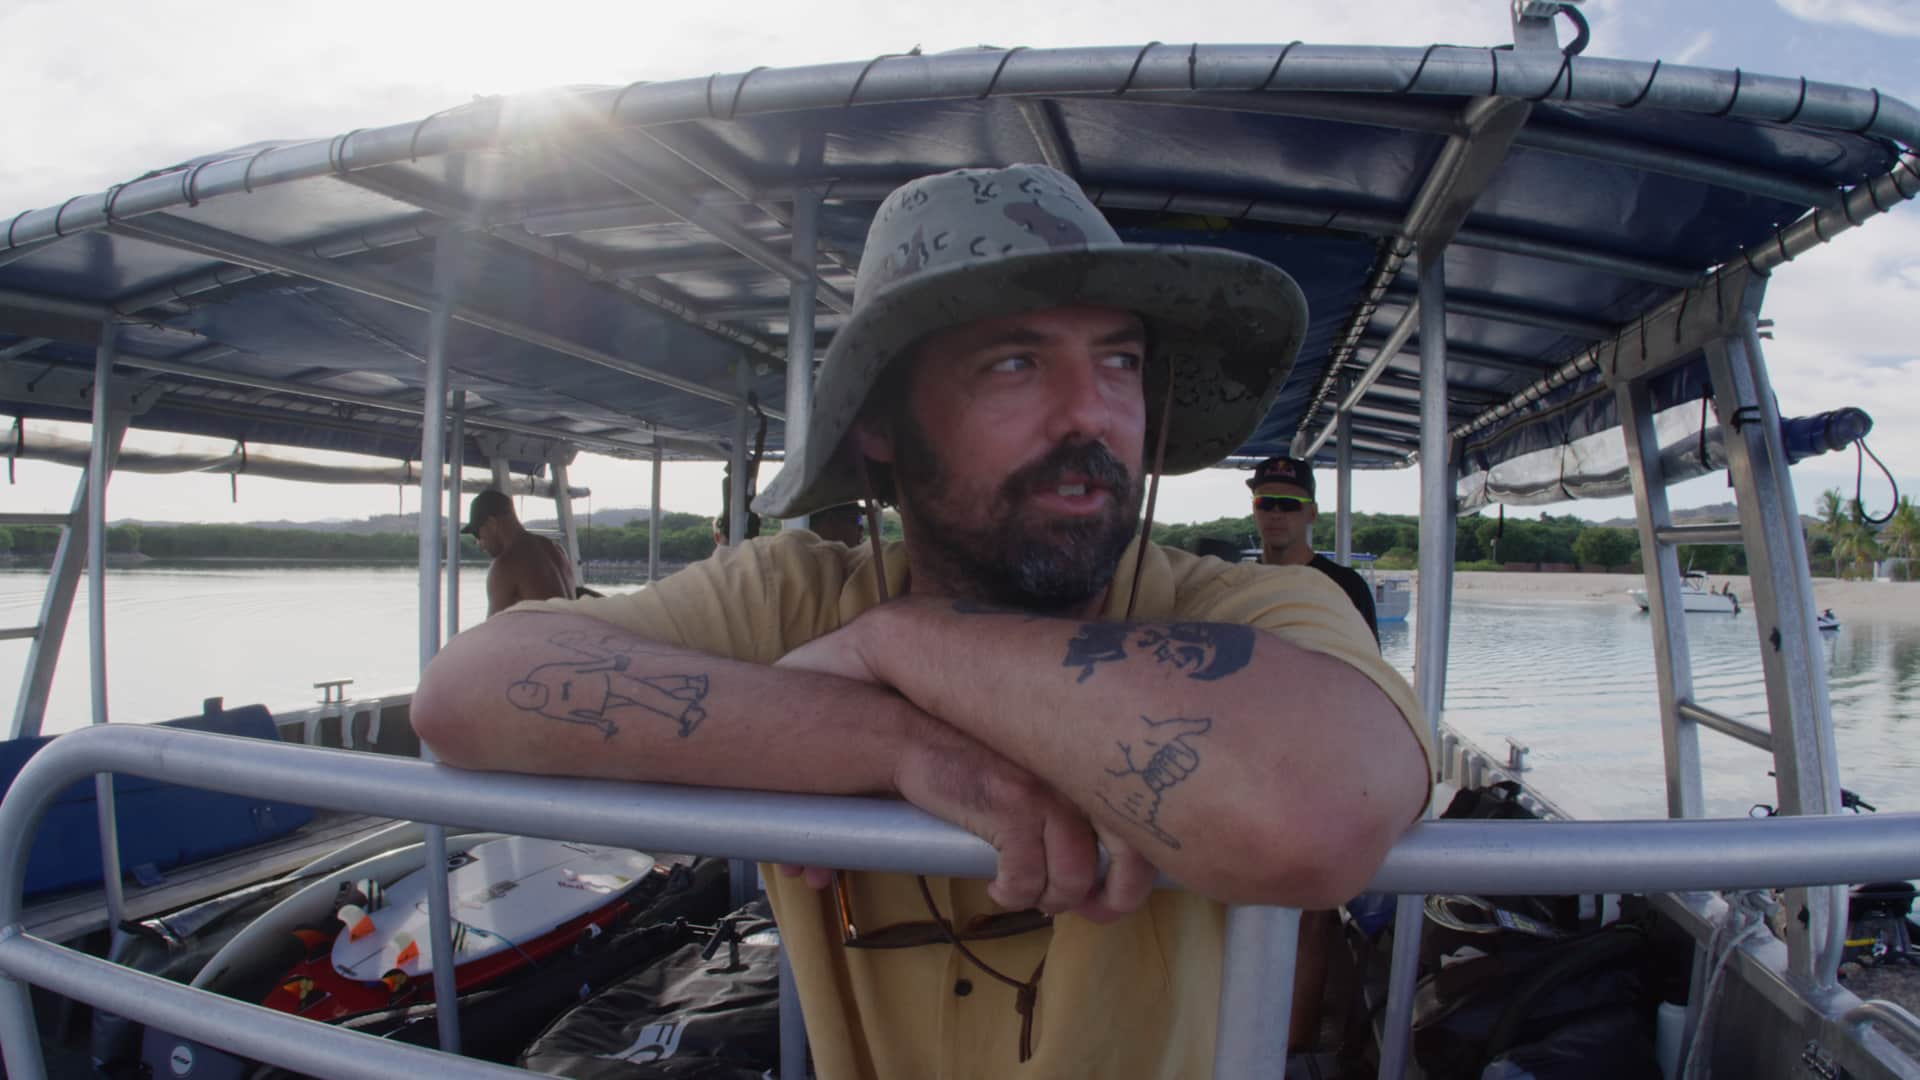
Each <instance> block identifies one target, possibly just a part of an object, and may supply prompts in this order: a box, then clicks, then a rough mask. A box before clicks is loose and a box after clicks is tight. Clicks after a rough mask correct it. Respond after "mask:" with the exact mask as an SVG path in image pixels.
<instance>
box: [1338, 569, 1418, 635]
mask: <svg viewBox="0 0 1920 1080" xmlns="http://www.w3.org/2000/svg"><path fill="white" fill-rule="evenodd" d="M1376 558H1378V556H1375V555H1367V554H1363V553H1361V552H1354V554H1353V563H1354V565H1355V566H1356V567H1358V568H1359V569H1360V572H1361V573H1363V574H1365V575H1366V577H1367V584H1368V585H1370V586H1372V587H1373V621H1374V622H1376V623H1383V622H1406V621H1407V613H1408V612H1409V611H1412V610H1413V590H1412V589H1411V588H1409V587H1408V586H1409V585H1410V584H1411V581H1410V580H1409V579H1408V578H1404V577H1376V576H1374V573H1373V561H1374V560H1375V559H1376Z"/></svg>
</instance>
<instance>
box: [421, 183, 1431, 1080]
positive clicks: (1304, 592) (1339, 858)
mask: <svg viewBox="0 0 1920 1080" xmlns="http://www.w3.org/2000/svg"><path fill="white" fill-rule="evenodd" d="M1306 318H1307V315H1306V307H1305V301H1304V300H1303V298H1302V296H1301V294H1300V291H1299V288H1298V287H1297V286H1296V285H1295V284H1294V283H1293V281H1292V279H1291V278H1289V277H1287V276H1286V275H1285V274H1284V273H1282V272H1280V271H1279V270H1278V269H1276V268H1275V267H1273V266H1271V265H1269V264H1267V263H1265V262H1262V261H1260V260H1258V259H1255V258H1252V257H1250V256H1246V255H1242V254H1238V253H1234V252H1229V251H1225V250H1219V249H1205V248H1182V247H1156V246H1146V245H1130V244H1122V243H1121V242H1120V240H1119V237H1118V235H1117V234H1116V233H1115V232H1114V230H1113V228H1112V226H1111V225H1109V224H1108V223H1107V221H1106V219H1105V218H1104V217H1102V216H1101V214H1100V213H1099V212H1098V211H1097V210H1095V209H1094V208H1093V207H1092V205H1091V204H1090V203H1089V202H1088V201H1087V199H1086V196H1085V195H1084V194H1083V193H1082V192H1081V191H1080V189H1079V188H1078V187H1077V186H1076V185H1075V184H1074V183H1073V181H1072V180H1070V179H1068V178H1067V177H1065V176H1063V175H1061V174H1060V173H1057V172H1055V171H1053V170H1051V169H1047V168H1044V167H1040V166H1030V165H1022V166H1015V167H1012V168H1007V169H1000V170H962V171H959V172H953V173H945V174H940V175H937V176H931V177H925V178H922V179H920V180H916V181H913V182H911V183H908V184H907V185H905V186H904V187H902V188H900V189H899V190H897V191H895V192H894V193H893V194H892V195H890V196H889V197H888V198H887V199H886V201H885V202H884V203H882V204H881V206H880V209H879V212H878V214H877V216H876V218H875V220H874V223H873V226H872V230H871V231H870V233H869V234H868V239H867V244H866V248H865V253H864V256H863V258H862V259H861V262H860V267H859V271H858V277H857V280H856V284H855V289H854V304H853V311H852V314H851V316H850V317H849V319H848V321H847V323H846V325H845V326H844V328H843V329H842V330H841V331H840V332H839V333H838V334H836V335H835V337H834V340H833V344H832V347H831V348H830V349H829V351H828V354H827V357H826V360H825V363H824V365H823V366H822V369H821V373H820V377H819V383H818V386H817V388H816V390H815V396H814V403H813V409H812V413H811V416H810V427H809V431H810V433H811V434H810V437H809V439H808V440H807V444H806V446H805V449H804V451H802V452H800V453H796V454H792V455H790V456H789V457H788V459H787V462H786V464H785V467H784V468H783V469H782V470H781V472H780V474H779V475H778V476H777V477H775V478H774V480H773V482H772V484H771V485H769V487H768V488H767V490H766V491H765V492H764V493H763V494H762V495H761V496H760V498H759V499H758V501H757V503H756V509H758V510H759V511H760V512H762V513H765V514H769V515H773V516H788V515H798V514H804V513H807V512H809V511H812V510H816V509H820V508H822V507H827V506H832V505H835V504H838V503H842V502H847V501H850V500H854V499H861V498H863V497H868V498H869V502H872V501H875V500H877V501H884V502H890V503H892V504H893V505H895V506H896V507H898V508H899V512H900V515H901V519H902V523H903V525H904V527H905V540H904V541H903V542H899V543H891V544H886V545H884V546H862V547H858V548H849V547H845V546H842V545H840V544H834V543H828V542H824V541H822V540H820V539H819V538H818V537H816V536H814V535H813V534H812V533H809V532H806V531H804V530H797V529H795V530H784V531H782V532H780V533H779V534H777V535H775V536H772V537H769V538H766V539H761V540H756V541H754V542H752V543H747V544H742V545H739V546H736V547H732V548H728V549H726V550H725V551H722V552H717V553H716V554H715V556H714V557H713V558H711V559H708V560H705V561H703V562H700V563H696V564H694V565H693V566H692V567H690V568H688V569H687V570H685V571H682V572H681V573H679V574H676V575H675V576H673V577H671V578H669V579H667V580H665V581H663V582H660V583H659V584H658V585H656V586H654V587H653V588H650V589H645V590H641V591H639V592H637V593H633V594H629V595H627V596H622V597H613V598H608V599H605V600H596V601H587V602H582V603H572V604H560V603H554V604H546V605H538V606H534V607H532V608H522V609H521V610H519V611H516V612H514V613H513V615H512V616H510V617H508V618H505V619H500V620H496V621H495V622H492V623H489V624H487V625H486V626H484V627H481V628H478V629H476V630H475V631H473V632H470V633H467V634H462V635H460V637H458V638H456V639H455V640H454V641H453V642H451V643H450V644H449V645H448V647H447V648H446V649H445V650H443V651H442V652H441V653H440V655H439V658H438V659H436V660H435V661H434V662H433V664H432V665H431V666H430V667H429V668H428V670H427V671H426V672H425V674H424V675H423V677H422V682H421V685H420V689H419V692H418V693H417V694H416V696H415V698H414V712H413V716H414V723H415V726H416V727H417V728H418V730H419V731H420V734H421V735H422V737H423V738H425V739H426V740H427V742H428V743H429V744H430V745H432V746H433V748H434V750H435V751H436V752H437V753H438V754H439V755H440V757H441V759H442V760H443V761H445V762H448V763H450V764H453V765H457V766H460V767H466V768H489V769H513V770H519V771H524V772H541V773H565V774H579V775H592V776H602V777H618V778H629V779H639V780H660V781H672V782H675V783H682V784H703V785H714V786H724V787H736V788H757V789H764V790H773V791H799V792H820V793H830V794H848V795H854V794H864V795H873V794H879V795H893V796H897V797H900V798H904V799H906V800H907V801H909V802H911V803H913V804H914V805H915V806H918V807H920V808H921V809H923V810H926V811H927V812H929V813H931V814H934V815H936V816H938V817H941V818H944V819H946V820H947V821H950V822H953V823H954V824H956V825H959V826H961V827H962V828H965V829H967V830H969V831H971V832H973V833H974V834H975V835H977V836H980V837H981V838H983V839H985V840H987V841H988V842H989V843H991V844H992V845H993V847H994V848H995V849H996V850H997V852H998V864H997V869H996V875H995V877H994V878H993V879H992V881H991V882H982V881H977V880H971V879H961V878H952V879H949V878H941V877H916V876H914V875H911V874H880V873H846V874H833V873H831V872H828V871H826V870H824V869H821V868H810V869H808V870H807V871H806V872H805V874H804V876H800V875H799V873H798V871H797V870H796V872H795V873H796V876H791V877H788V876H782V875H778V874H773V873H771V872H769V873H768V874H767V875H766V876H767V880H768V889H769V892H770V894H771V896H772V899H773V903H774V909H775V912H776V915H777V916H778V918H779V921H780V924H781V927H782V930H783V935H782V936H783V943H784V945H785V947H786V949H787V951H788V955H789V957H790V958H791V961H792V964H793V968H794V972H795V977H796V980H797V983H798V985H799V988H800V993H801V999H802V1003H803V1006H804V1010H803V1011H804V1012H805V1016H806V1022H807V1029H808V1034H809V1036H810V1040H811V1044H812V1050H813V1060H814V1064H815V1067H816V1070H817V1072H818V1075H820V1076H822V1077H829V1078H841V1077H858V1078H872V1077H905V1076H942V1077H954V1078H972V1077H982V1078H984V1077H1001V1076H1008V1075H1015V1074H1017V1075H1023V1076H1036V1077H1037V1076H1049V1077H1052V1076H1089V1077H1092V1076H1128V1077H1168V1078H1171V1077H1181V1076H1184V1077H1201V1076H1206V1075H1209V1074H1210V1072H1211V1069H1212V1061H1213V1046H1214V1036H1215V1027H1216V1023H1215V1020H1216V1017H1217V1015H1218V1008H1219V1001H1220V987H1221V972H1222V960H1223V952H1224V940H1225V937H1224V935H1225V910H1226V909H1225V907H1224V905H1225V904H1238V903H1266V904H1286V905H1293V906H1298V907H1308V908H1313V907H1330V906H1332V905H1334V904H1337V903H1339V902H1341V901H1344V900H1345V899H1346V898H1347V897H1349V896H1351V895H1352V894H1353V893H1355V892H1357V891H1359V890H1360V889H1361V888H1362V887H1363V886H1364V885H1365V884H1366V882H1367V881H1368V880H1369V879H1370V878H1371V876H1372V875H1373V873H1374V871H1375V869H1376V867H1377V866H1378V864H1379V862H1380V860H1381V859H1382V858H1383V857H1384V855H1385V853H1386V851H1387V850H1388V848H1389V847H1390V846H1391V844H1392V843H1393V841H1394V839H1395V838H1396V837H1398V836H1399V834H1400V833H1401V831H1402V830H1403V829H1404V828H1405V827H1406V826H1407V825H1408V824H1410V823H1411V822H1412V821H1413V819H1414V818H1415V816H1416V815H1417V814H1418V812H1419V810H1420V808H1421V806H1422V805H1423V804H1424V802H1425V800H1426V798H1427V795H1428V782H1427V765H1426V756H1425V748H1424V736H1423V735H1422V733H1421V729H1420V728H1419V727H1417V726H1416V725H1414V724H1413V723H1412V722H1410V719H1409V718H1410V717H1414V716H1417V715H1418V709H1417V706H1416V704H1415V702H1414V699H1413V697H1412V693H1411V691H1410V688H1409V687H1408V686H1407V684H1406V682H1405V680H1404V679H1402V678H1401V676H1399V675H1398V674H1397V673H1395V672H1394V670H1393V669H1392V668H1391V667H1390V666H1388V665H1387V664H1385V663H1383V662H1382V661H1381V660H1380V657H1379V654H1378V651H1377V650H1376V649H1375V647H1374V643H1373V642H1372V641H1371V640H1369V639H1368V638H1367V636H1366V634H1365V632H1364V631H1363V630H1362V629H1361V627H1360V623H1359V621H1358V620H1356V619H1354V618H1353V617H1352V615H1351V613H1350V612H1348V611H1346V610H1345V608H1346V601H1345V600H1344V599H1343V598H1342V596H1341V594H1340V592H1339V590H1338V589H1336V588H1334V587H1333V586H1332V584H1331V583H1330V582H1328V581H1327V580H1326V579H1325V578H1322V577H1321V576H1320V575H1317V574H1315V575H1301V576H1296V575H1287V574H1276V573H1274V572H1273V571H1272V570H1268V569H1264V568H1261V567H1258V566H1252V565H1228V564H1226V563H1223V562H1221V561H1219V560H1216V559H1202V558H1198V557H1196V556H1193V555H1190V554H1188V553H1186V552H1181V551H1177V550H1170V549H1167V548H1162V547H1160V546H1157V545H1153V544H1143V543H1142V542H1140V540H1139V539H1138V536H1139V533H1140V531H1141V522H1140V509H1141V506H1142V505H1143V499H1144V494H1145V489H1146V487H1147V482H1146V481H1147V477H1148V475H1149V474H1152V473H1158V472H1190V471H1193V470H1195V469H1199V468H1204V467H1206V466H1207V465H1210V464H1213V463H1215V462H1217V461H1218V460H1220V458H1222V457H1223V456H1224V455H1226V454H1227V453H1228V452H1230V451H1231V450H1232V449H1234V448H1235V447H1236V446H1238V445H1240V444H1241V443H1242V442H1243V441H1244V440H1245V439H1246V438H1247V437H1248V436H1249V434H1250V433H1251V432H1252V431H1253V430H1254V427H1255V426H1256V424H1257V423H1258V422H1259V421H1260V419H1261V418H1262V417H1263V416H1264V415H1265V413H1266V411H1267V409H1268V406H1269V405H1270V404H1271V403H1272V401H1273V399H1274V395H1275V394H1276V393H1277V391H1278V389H1279V387H1280V384H1281V382H1282V381H1284V379H1285V376H1286V374H1287V372H1288V370H1289V369H1290V368H1291V365H1292V361H1293V356H1294V354H1295V352H1296V351H1297V350H1298V348H1299V343H1300V338H1301V334H1302V331H1303V330H1304V327H1305V325H1306ZM1170 388H1171V392H1169V390H1170ZM869 493H871V495H870V496H869ZM565 664H574V665H592V666H594V667H595V669H596V670H598V671H606V670H609V669H610V668H612V667H616V666H617V667H618V668H619V671H620V674H621V677H622V679H623V680H624V681H623V682H622V684H621V685H622V686H623V687H625V688H626V689H627V690H629V691H632V692H630V693H629V692H623V693H621V694H618V695H609V696H605V697H598V698H595V699H594V700H593V702H592V703H591V704H590V705H585V706H581V707H578V708H576V709H575V710H574V713H575V714H577V715H565V716H562V717H559V718H556V717H555V716H554V715H553V713H554V710H553V709H551V708H548V709H546V710H544V711H536V710H533V709H529V708H527V707H525V705H524V704H522V703H519V702H518V701H517V700H516V693H515V691H514V690H513V687H514V685H515V684H516V682H517V681H525V679H526V677H527V675H526V673H529V672H535V671H539V672H544V673H547V674H549V675H550V674H551V672H552V671H553V670H556V669H555V668H554V667H553V665H565ZM549 681H551V679H549ZM636 681H638V682H640V683H643V684H644V685H645V688H646V689H645V692H644V693H643V692H642V691H641V689H640V688H639V687H636V686H635V685H634V683H635V682H636ZM519 696H521V697H524V696H525V695H519ZM770 702H777V703H778V707H773V706H771V705H770V704H769V703H770ZM556 719H558V720H559V721H560V722H556ZM1096 844H1098V845H1099V846H1101V847H1104V848H1105V850H1106V852H1107V854H1108V856H1109V863H1108V868H1107V871H1106V873H1105V875H1104V877H1101V876H1100V875H1099V874H1098V873H1097V868H1098V864H1097V861H1096V855H1097V851H1098V849H1097V847H1096ZM1157 873H1165V874H1166V875H1167V876H1168V877H1170V878H1172V879H1173V880H1175V881H1178V882H1180V883H1181V885H1182V886H1184V888H1181V889H1163V890H1159V891H1154V890H1153V885H1154V880H1155V875H1156V874H1157ZM829 886H830V887H829Z"/></svg>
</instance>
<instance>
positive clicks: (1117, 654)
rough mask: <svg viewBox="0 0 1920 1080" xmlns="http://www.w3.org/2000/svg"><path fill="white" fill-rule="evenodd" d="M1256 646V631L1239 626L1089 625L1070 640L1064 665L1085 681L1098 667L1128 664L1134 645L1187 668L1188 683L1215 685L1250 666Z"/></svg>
mask: <svg viewBox="0 0 1920 1080" xmlns="http://www.w3.org/2000/svg"><path fill="white" fill-rule="evenodd" d="M1253 642H1254V634H1253V628H1252V627H1250V626H1241V625H1239V624H1238V623H1202V622H1186V623H1167V624H1164V625H1148V626H1142V625H1139V624H1135V623H1085V624H1083V625H1082V626H1081V627H1080V633H1079V635H1078V636H1077V637H1075V638H1074V639H1073V640H1072V641H1069V642H1067V658H1066V659H1065V660H1064V661H1062V662H1061V665H1060V666H1062V667H1077V668H1079V669H1080V677H1079V678H1078V679H1076V680H1074V681H1075V682H1086V681H1087V679H1088V678H1089V677H1090V676H1092V674H1093V669H1094V668H1095V667H1096V666H1098V665H1100V664H1104V663H1108V662H1111V661H1116V660H1125V659H1126V658H1127V650H1128V648H1129V647H1131V648H1133V649H1137V650H1142V651H1144V652H1146V653H1147V654H1148V655H1150V656H1152V657H1153V658H1154V659H1155V660H1157V661H1159V662H1160V663H1162V664H1172V665H1173V666H1174V667H1176V668H1179V669H1181V670H1184V671H1185V672H1186V673H1187V678H1189V679H1200V680H1202V681H1204V682H1212V681H1214V680H1215V679H1224V678H1226V677H1227V676H1228V675H1231V674H1233V673H1234V672H1236V671H1239V670H1240V669H1241V668H1244V667H1246V666H1247V664H1248V663H1250V662H1251V661H1252V660H1253Z"/></svg>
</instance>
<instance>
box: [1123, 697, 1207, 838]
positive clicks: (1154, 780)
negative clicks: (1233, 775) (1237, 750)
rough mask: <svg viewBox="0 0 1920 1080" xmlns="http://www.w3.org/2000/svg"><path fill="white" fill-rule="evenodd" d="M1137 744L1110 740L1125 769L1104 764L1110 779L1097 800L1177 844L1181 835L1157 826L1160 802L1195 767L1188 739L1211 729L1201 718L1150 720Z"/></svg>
mask: <svg viewBox="0 0 1920 1080" xmlns="http://www.w3.org/2000/svg"><path fill="white" fill-rule="evenodd" d="M1140 719H1141V720H1142V721H1144V722H1145V723H1146V725H1147V733H1146V735H1145V736H1144V737H1142V738H1141V740H1140V741H1139V743H1137V744H1135V743H1124V742H1115V743H1114V745H1115V746H1118V747H1119V748H1120V757H1121V760H1123V761H1124V762H1125V763H1126V768H1124V769H1108V770H1106V773H1107V776H1108V777H1109V778H1110V779H1108V780H1107V781H1105V782H1103V783H1102V784H1101V787H1100V791H1099V795H1100V801H1101V802H1104V803H1106V804H1107V807H1108V809H1110V810H1112V811H1113V812H1114V813H1116V814H1119V815H1120V816H1121V817H1124V818H1126V819H1127V820H1128V821H1131V822H1133V823H1134V824H1135V825H1138V826H1140V827H1141V828H1142V829H1145V830H1146V831H1147V832H1150V833H1152V834H1153V836H1154V839H1156V840H1159V841H1160V842H1161V843H1163V844H1165V845H1167V846H1168V847H1170V848H1174V849H1176V850H1177V849H1178V848H1179V847H1180V840H1179V838H1178V837H1176V836H1174V835H1173V834H1172V833H1170V832H1168V831H1167V830H1166V829H1164V828H1162V827H1161V825H1160V802H1161V800H1162V799H1164V798H1166V794H1167V791H1168V790H1169V789H1171V788H1172V787H1174V786H1175V785H1177V784H1179V783H1180V782H1181V781H1183V780H1185V779H1187V778H1188V777H1190V776H1192V775H1193V774H1194V773H1195V772H1197V771H1198V770H1199V768H1200V751H1199V749H1198V748H1197V747H1195V746H1194V745H1193V743H1192V742H1191V741H1190V740H1193V739H1197V738H1199V737H1200V736H1202V735H1205V734H1206V733H1207V732H1208V731H1210V730H1212V728H1213V721H1212V720H1211V719H1209V718H1206V717H1185V716H1176V717H1174V718H1172V719H1170V720H1149V719H1148V718H1147V717H1144V716H1143V717H1141V718H1140Z"/></svg>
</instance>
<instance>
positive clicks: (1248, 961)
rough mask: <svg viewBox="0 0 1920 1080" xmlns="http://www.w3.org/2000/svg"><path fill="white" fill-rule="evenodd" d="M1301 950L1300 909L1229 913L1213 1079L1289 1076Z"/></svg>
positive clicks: (1247, 909) (1230, 910)
mask: <svg viewBox="0 0 1920 1080" xmlns="http://www.w3.org/2000/svg"><path fill="white" fill-rule="evenodd" d="M1299 945H1300V911H1299V909H1298V908H1280V907H1254V906H1243V907H1232V908H1228V909H1227V951H1226V957H1225V958H1224V960H1223V962H1222V964H1221V976H1220V1020H1219V1028H1218V1030H1217V1031H1216V1032H1215V1033H1214V1040H1213V1075H1214V1076H1215V1077H1217V1078H1218V1080H1237V1078H1240V1077H1272V1078H1274V1080H1279V1077H1281V1076H1282V1075H1284V1074H1285V1073H1286V1071H1287V1034H1288V1029H1289V1027H1290V1025H1289V1024H1288V1019H1289V1018H1290V1017H1291V1016H1292V1015H1293V969H1294V964H1295V961H1296V960H1297V959H1298V956H1297V954H1298V952H1299Z"/></svg>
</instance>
